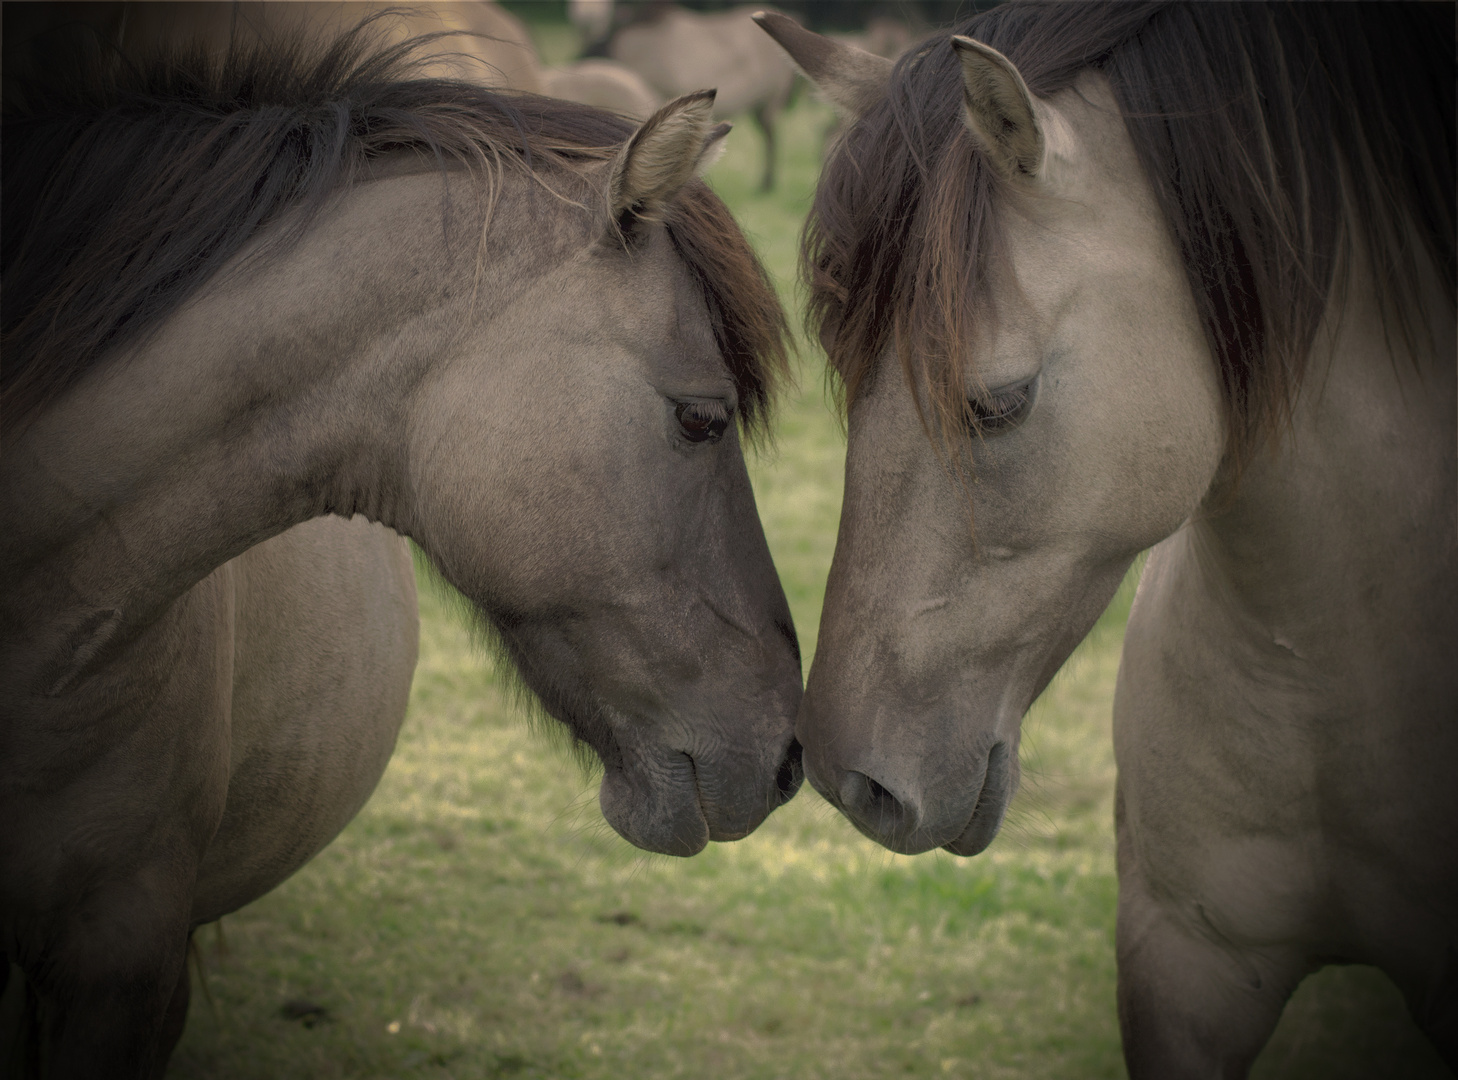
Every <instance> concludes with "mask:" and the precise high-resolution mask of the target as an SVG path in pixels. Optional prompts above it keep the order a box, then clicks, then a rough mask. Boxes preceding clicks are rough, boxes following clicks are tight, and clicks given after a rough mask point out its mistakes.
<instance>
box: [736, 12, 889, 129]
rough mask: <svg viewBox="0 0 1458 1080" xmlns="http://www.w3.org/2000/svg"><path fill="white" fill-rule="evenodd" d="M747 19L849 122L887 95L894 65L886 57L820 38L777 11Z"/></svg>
mask: <svg viewBox="0 0 1458 1080" xmlns="http://www.w3.org/2000/svg"><path fill="white" fill-rule="evenodd" d="M750 18H752V19H753V20H754V21H755V22H757V23H759V26H760V29H762V30H763V31H764V32H765V33H766V34H768V35H769V36H770V37H772V38H774V39H775V41H777V42H778V43H779V45H780V48H782V49H784V50H785V52H787V53H789V54H790V59H791V60H793V61H794V62H795V66H796V67H798V68H799V69H800V70H801V71H803V72H804V73H805V77H806V78H807V79H809V80H810V81H811V82H812V83H814V84H815V87H816V89H818V90H819V91H820V92H821V93H823V94H824V95H825V96H826V97H827V98H829V99H830V103H831V104H832V105H834V106H835V108H836V111H837V112H839V113H840V114H841V115H842V116H844V117H845V118H846V119H847V120H849V121H851V122H852V123H854V122H855V121H857V120H859V119H860V118H861V117H862V116H863V115H864V114H865V112H866V110H867V109H869V108H870V107H871V106H872V105H874V104H876V102H877V101H879V100H881V97H882V95H884V94H885V93H886V84H887V82H889V81H890V79H891V69H892V68H893V67H895V66H896V65H895V64H893V63H892V62H891V61H890V60H887V59H886V58H885V57H883V56H877V55H876V54H875V53H868V52H866V51H865V50H864V49H857V48H856V47H855V46H854V45H847V44H845V43H844V42H840V41H832V40H831V39H830V38H828V37H822V36H821V35H819V34H816V33H813V32H812V31H810V30H806V29H805V28H804V27H803V26H801V25H800V24H799V23H797V22H796V21H795V20H794V19H792V18H790V17H789V16H788V15H781V14H780V13H779V12H777V11H760V12H756V13H755V14H754V15H752V16H750Z"/></svg>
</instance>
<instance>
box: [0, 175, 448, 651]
mask: <svg viewBox="0 0 1458 1080" xmlns="http://www.w3.org/2000/svg"><path fill="white" fill-rule="evenodd" d="M440 183H441V181H440V178H439V176H438V175H435V176H429V175H421V176H397V177H393V178H391V179H388V180H383V181H380V182H377V183H370V184H363V185H360V186H359V187H356V188H355V189H353V190H351V191H350V192H348V193H347V194H345V195H344V196H342V197H341V198H340V199H339V201H338V202H337V203H336V204H335V205H334V206H332V207H331V208H329V209H328V210H326V211H325V212H324V214H323V215H322V217H321V219H320V220H319V221H318V222H317V223H316V224H315V225H314V227H313V228H311V229H310V230H309V232H308V233H307V234H305V236H304V237H303V238H302V239H301V240H300V241H299V242H298V243H297V244H296V245H295V246H294V247H292V248H290V249H289V250H288V251H287V252H286V253H284V254H281V255H279V256H278V257H276V258H274V259H272V260H269V261H268V262H266V263H264V264H263V265H262V267H261V268H260V269H259V270H256V271H249V270H247V269H246V268H245V269H242V270H238V271H236V272H233V273H228V274H225V275H223V276H221V277H220V278H218V279H217V280H215V281H214V282H212V283H210V284H209V285H208V286H206V287H205V288H204V290H203V291H202V292H200V293H199V294H198V295H197V296H195V297H194V298H193V299H191V300H190V301H189V302H188V303H186V304H185V305H184V306H183V307H182V308H181V309H180V310H179V311H178V312H177V313H176V314H175V315H173V316H172V317H171V318H170V319H169V320H168V321H167V322H166V323H164V324H163V325H162V326H161V327H160V328H159V329H158V330H157V332H156V333H154V334H153V335H151V336H150V337H148V338H147V339H146V341H145V342H144V343H143V344H142V345H141V346H139V347H137V348H135V349H133V350H131V352H130V354H129V355H126V356H119V357H116V358H114V359H113V360H112V361H110V362H108V363H106V364H105V365H103V366H102V367H101V368H99V369H98V370H96V371H94V372H92V373H91V374H90V375H89V376H88V377H86V378H85V379H83V380H82V382H81V383H79V384H78V385H77V386H76V387H75V388H74V389H73V390H71V391H69V392H68V393H67V394H66V395H65V396H63V397H62V398H61V399H59V400H58V401H57V402H55V403H54V404H52V405H51V406H50V407H49V408H48V409H46V411H45V412H43V413H42V414H41V415H40V417H39V418H38V419H37V420H36V421H35V422H34V423H33V424H32V425H30V426H29V427H28V428H27V429H25V430H24V431H23V433H21V434H20V436H19V437H18V438H17V439H15V440H14V441H13V442H12V443H11V444H10V445H8V446H7V447H6V453H5V458H4V462H3V466H0V503H3V509H4V520H5V521H6V523H7V524H6V529H5V530H4V535H3V537H0V568H3V570H4V573H5V576H6V578H7V581H6V590H5V596H4V598H3V599H0V616H3V622H4V624H5V630H4V631H0V637H3V639H4V642H3V644H4V645H5V646H6V647H7V648H17V649H21V650H22V651H25V652H30V651H36V652H37V653H38V654H40V655H39V657H38V658H39V659H42V660H44V657H45V656H46V655H47V654H49V653H51V652H65V651H67V650H68V649H70V648H71V646H72V645H75V644H76V643H75V642H71V641H70V639H71V638H72V637H74V635H75V633H76V632H77V631H76V630H75V627H77V626H81V627H86V626H93V625H95V626H104V627H105V628H106V630H105V632H106V634H108V635H111V636H114V637H116V638H117V639H118V640H125V639H126V637H127V636H128V633H129V632H130V631H135V630H136V629H137V628H139V627H141V626H144V625H147V624H149V623H150V621H151V620H152V619H154V618H155V617H156V616H157V615H158V614H160V612H161V611H162V610H165V608H166V607H167V605H169V604H170V603H172V601H173V600H174V599H175V598H176V597H177V596H179V595H181V593H182V592H184V591H185V590H186V589H187V588H190V587H191V585H192V584H193V583H195V582H196V581H199V580H200V579H202V578H203V577H204V576H206V575H207V574H208V573H209V572H210V571H211V570H212V569H213V568H214V567H216V566H219V565H221V564H222V563H223V562H225V561H227V560H228V559H230V558H232V557H233V556H235V555H237V554H239V553H240V552H242V551H243V550H245V549H247V548H248V547H251V546H252V545H254V544H256V543H258V542H260V541H262V540H264V539H266V538H267V537H269V536H272V535H275V534H277V533H279V532H281V531H283V530H284V529H286V528H288V527H290V526H291V525H293V524H296V523H298V522H301V521H304V520H307V519H309V518H312V517H316V516H319V515H320V514H325V513H331V512H333V513H341V514H345V515H348V514H351V513H354V512H362V513H365V514H368V515H369V516H371V517H373V518H375V519H377V520H382V521H385V522H386V523H387V524H390V525H392V526H394V527H396V528H397V529H401V530H402V531H408V528H409V520H408V514H409V506H408V499H407V498H406V495H405V487H404V481H403V479H402V462H401V461H399V460H397V458H398V456H399V454H400V449H399V448H400V446H401V442H402V440H401V439H400V438H399V433H400V431H401V429H402V428H403V426H404V425H405V423H406V410H407V409H408V404H409V401H410V397H411V390H412V387H413V386H414V385H415V383H416V382H417V381H418V380H419V379H421V378H422V377H423V375H424V372H425V368H426V365H427V364H428V363H429V361H430V360H431V359H432V357H434V356H435V355H438V354H439V353H440V352H441V350H443V349H444V348H446V347H447V346H448V345H449V337H450V334H451V333H452V332H453V328H458V327H460V326H461V324H462V318H463V315H464V313H465V306H466V304H467V302H468V299H469V297H470V294H471V291H472V273H473V271H474V261H475V260H474V251H473V250H472V249H473V247H474V245H473V243H472V235H473V234H472V232H471V231H470V230H469V229H466V230H463V231H462V233H458V234H456V235H458V236H460V235H464V237H465V240H457V241H456V242H455V244H454V246H455V247H456V248H459V249H460V250H459V251H457V252H456V253H455V254H454V255H453V256H451V257H449V258H448V257H447V256H445V255H443V254H442V252H443V250H444V249H443V245H442V225H441V217H440V213H441V210H440V208H441V202H440ZM462 201H466V200H462ZM50 637H55V638H56V640H54V641H52V640H49V638H50ZM67 642H70V644H67ZM94 644H96V645H97V647H101V646H102V645H104V643H101V642H97V643H94Z"/></svg>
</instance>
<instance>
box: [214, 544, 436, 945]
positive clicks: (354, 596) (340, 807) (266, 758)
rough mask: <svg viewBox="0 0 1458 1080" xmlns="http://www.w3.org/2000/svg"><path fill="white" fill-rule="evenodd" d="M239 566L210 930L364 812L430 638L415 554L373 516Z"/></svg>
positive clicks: (242, 559) (254, 551)
mask: <svg viewBox="0 0 1458 1080" xmlns="http://www.w3.org/2000/svg"><path fill="white" fill-rule="evenodd" d="M228 569H229V570H230V571H231V574H232V578H233V588H234V590H235V596H236V600H235V604H236V616H235V622H234V656H235V659H234V676H233V698H232V717H231V740H230V763H229V782H228V795H227V804H226V808H225V810H224V813H223V819H222V822H221V824H220V825H219V827H218V830H217V833H216V834H215V835H214V838H213V840H212V842H211V844H210V845H209V847H208V850H207V853H206V855H205V856H204V859H203V864H202V866H201V868H200V870H199V873H198V886H197V893H196V899H195V901H194V906H193V913H194V917H195V921H198V922H205V921H209V920H211V919H214V918H217V917H218V916H219V915H222V914H224V913H226V912H228V911H231V910H233V909H235V908H237V907H239V906H241V905H242V904H245V903H248V902H249V901H251V900H253V899H256V898H257V897H259V896H261V895H263V894H264V893H265V892H267V891H268V890H269V889H272V888H273V887H274V886H276V885H277V884H279V882H281V881H283V880H284V879H285V878H287V877H288V876H289V875H290V874H292V873H293V872H294V871H295V870H297V869H298V868H299V867H301V866H302V865H303V864H304V863H305V862H307V861H308V860H309V859H310V858H312V857H313V856H314V855H316V854H317V853H318V852H319V851H320V850H321V849H322V848H323V847H324V846H325V845H326V844H328V843H329V841H330V840H332V839H333V838H334V837H335V836H336V835H337V834H338V833H339V831H340V829H342V828H343V827H344V826H345V825H346V824H347V823H348V822H349V820H350V819H351V818H353V817H354V815H355V814H356V813H357V812H358V811H359V809H360V807H361V806H363V805H364V803H365V801H366V800H367V799H368V798H369V796H370V793H371V792H372V791H373V790H374V788H375V785H376V784H377V783H378V782H379V778H380V776H381V774H382V773H383V772H384V769H385V765H386V764H387V763H388V762H389V760H390V755H391V753H392V752H393V750H394V747H395V737H396V734H397V733H398V732H399V729H400V724H401V722H402V721H403V719H404V716H405V705H406V701H407V698H408V696H409V692H410V682H411V678H412V676H413V674H414V671H415V658H416V645H417V640H418V636H419V622H418V615H417V610H416V602H415V577H414V570H413V567H412V565H411V560H410V554H409V550H408V547H407V546H406V544H405V541H404V540H402V539H401V538H400V537H399V536H397V535H396V534H395V533H393V532H391V531H389V530H388V529H385V528H384V527H382V526H379V525H375V524H371V523H369V522H366V521H365V520H364V519H363V518H354V519H349V520H346V519H344V518H338V517H325V518H317V519H315V520H313V521H309V522H306V523H304V524H302V525H299V526H296V527H295V528H293V529H290V530H289V531H287V532H285V533H282V534H280V535H279V536H276V537H274V538H273V539H271V540H269V541H267V542H266V543H263V544H260V545H258V546H257V547H254V548H251V549H250V550H248V551H246V552H244V553H243V554H242V555H240V556H239V557H238V558H237V559H235V560H233V562H232V563H230V564H229V567H228Z"/></svg>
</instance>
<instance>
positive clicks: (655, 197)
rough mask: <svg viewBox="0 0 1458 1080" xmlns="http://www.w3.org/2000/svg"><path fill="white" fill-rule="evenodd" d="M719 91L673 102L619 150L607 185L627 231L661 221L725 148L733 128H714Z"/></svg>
mask: <svg viewBox="0 0 1458 1080" xmlns="http://www.w3.org/2000/svg"><path fill="white" fill-rule="evenodd" d="M713 111H714V91H713V90H700V91H698V92H697V93H693V94H685V95H684V96H683V97H680V98H674V99H673V100H672V101H670V102H669V103H668V104H667V105H665V106H663V108H661V109H659V110H658V111H657V112H656V113H654V114H653V115H652V116H650V117H649V118H648V119H647V120H646V121H645V122H644V123H643V126H642V127H640V128H639V129H638V130H637V131H635V132H634V133H633V137H632V138H631V139H629V140H628V141H627V142H626V143H625V144H623V148H622V149H621V150H620V151H618V156H617V158H616V159H615V160H614V161H613V165H612V171H611V173H610V176H609V180H608V207H609V209H610V210H611V211H612V216H613V220H614V221H616V222H617V223H618V225H619V226H620V227H622V228H624V229H626V228H628V227H629V226H630V225H631V224H632V222H633V221H634V220H639V219H641V220H647V221H655V220H658V219H659V218H660V217H661V216H662V214H663V210H664V208H665V207H666V206H667V205H668V204H669V203H670V202H671V201H672V200H673V197H674V196H675V195H677V194H678V192H679V189H680V188H682V187H683V186H684V184H686V183H688V182H689V180H691V179H692V178H693V177H694V175H695V173H697V172H698V171H699V170H700V169H701V168H704V167H706V165H707V163H709V162H711V161H712V160H713V158H714V157H716V156H717V153H716V152H717V150H719V149H722V144H723V140H724V136H725V135H727V134H728V133H729V125H728V124H720V125H719V126H718V127H712V126H711V125H712V124H713Z"/></svg>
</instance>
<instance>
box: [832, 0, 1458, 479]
mask: <svg viewBox="0 0 1458 1080" xmlns="http://www.w3.org/2000/svg"><path fill="white" fill-rule="evenodd" d="M1452 17H1453V16H1452V7H1451V5H1446V4H1432V5H1423V4H1406V3H1405V4H1357V3H1352V4H1301V3H1283V4H1236V3H1230V4H1224V3H1218V4H1217V3H1206V4H1165V3H1154V4H1149V3H1141V4H1128V3H1112V4H1084V3H1054V4H1043V3H1022V2H1014V3H1009V4H1006V5H1003V6H1000V7H997V8H994V9H992V10H990V11H988V12H985V13H983V14H981V15H979V16H976V17H974V18H972V19H970V20H969V21H967V22H965V23H963V24H962V25H960V26H959V27H957V28H956V30H955V31H954V32H955V33H959V34H965V35H969V36H971V37H974V38H977V39H978V40H980V41H983V42H986V43H987V44H989V45H991V46H993V47H994V48H996V49H998V50H1000V51H1001V52H1003V53H1004V54H1005V55H1006V56H1007V57H1008V58H1009V59H1010V60H1012V62H1013V63H1014V64H1016V65H1017V66H1018V68H1019V70H1020V71H1021V72H1022V74H1023V77H1024V78H1025V80H1026V81H1027V84H1028V87H1029V89H1030V90H1031V91H1032V92H1033V93H1034V94H1036V95H1040V96H1048V95H1051V94H1054V93H1056V92H1058V91H1059V90H1062V89H1065V88H1067V87H1069V86H1070V85H1072V83H1073V82H1074V80H1075V79H1076V78H1077V77H1078V75H1079V73H1080V72H1082V71H1084V70H1086V69H1090V68H1092V69H1095V70H1097V71H1100V72H1102V73H1103V75H1104V76H1105V77H1107V79H1108V80H1109V83H1110V85H1111V86H1112V89H1113V92H1114V96H1115V98H1116V99H1117V101H1118V103H1119V105H1120V108H1121V110H1122V112H1123V116H1124V120H1125V123H1126V125H1127V128H1128V130H1129V133H1130V135H1131V137H1132V139H1133V142H1134V146H1135V148H1136V150H1137V152H1138V154H1139V157H1140V160H1141V161H1142V163H1143V165H1144V168H1145V171H1146V174H1147V176H1148V177H1149V179H1150V182H1151V183H1152V184H1153V187H1154V190H1155V193H1156V196H1157V198H1158V201H1159V203H1160V205H1161V206H1162V208H1163V210H1164V213H1165V215H1166V217H1167V219H1168V222H1169V225H1170V228H1171V231H1172V233H1173V235H1174V237H1175V240H1176V243H1177V245H1178V248H1179V251H1180V254H1181V256H1182V258H1183V262H1184V267H1185V272H1186V274H1187V276H1188V279H1189V284H1190V288H1191V291H1192V293H1193V295H1194V298H1195V303H1196V306H1197V308H1198V310H1199V314H1200V318H1201V320H1202V323H1203V325H1204V329H1205V333H1206V335H1207V338H1208V340H1209V343H1210V347H1211V350H1212V354H1213V355H1214V357H1215V359H1216V362H1217V363H1218V365H1219V370H1220V376H1221V380H1222V383H1223V388H1224V397H1225V402H1226V425H1227V433H1228V439H1227V446H1228V453H1229V455H1230V458H1231V460H1232V462H1233V463H1234V465H1235V467H1236V469H1237V470H1238V469H1239V467H1240V463H1241V462H1242V460H1244V459H1246V458H1248V455H1249V453H1250V452H1251V450H1252V448H1253V447H1254V446H1255V445H1256V444H1257V443H1258V442H1259V441H1260V440H1261V439H1262V438H1263V437H1265V436H1268V435H1279V432H1280V430H1281V429H1282V426H1283V424H1284V422H1285V420H1286V419H1287V418H1288V417H1289V414H1290V410H1291V406H1292V402H1293V399H1294V397H1295V393H1296V390H1297V388H1298V387H1299V386H1300V382H1301V378H1302V374H1303V370H1304V365H1305V360H1306V354H1307V352H1308V351H1309V349H1310V346H1311V344H1312V340H1313V337H1314V335H1315V334H1316V331H1317V328H1318V324H1319V322H1320V320H1321V318H1322V315H1323V312H1324V311H1325V310H1326V308H1327V305H1328V302H1329V301H1330V300H1331V299H1332V298H1333V289H1335V288H1337V287H1338V286H1339V278H1340V267H1341V266H1342V264H1343V260H1344V259H1346V258H1348V257H1349V256H1350V254H1351V253H1352V252H1353V250H1354V247H1356V246H1360V249H1361V250H1362V251H1364V252H1365V254H1366V256H1367V258H1369V259H1370V260H1371V264H1372V277H1373V279H1374V281H1375V284H1376V288H1377V291H1378V292H1377V299H1378V302H1379V305H1380V308H1381V310H1382V312H1383V316H1384V320H1385V322H1386V324H1387V326H1388V328H1389V334H1393V333H1396V334H1399V335H1401V336H1402V337H1404V338H1405V339H1406V340H1407V342H1408V343H1409V344H1414V345H1420V344H1422V343H1423V342H1425V341H1426V335H1425V334H1423V333H1422V332H1421V331H1420V330H1419V329H1418V326H1419V323H1418V315H1419V314H1420V313H1419V312H1418V311H1417V308H1416V305H1417V299H1416V298H1417V297H1418V295H1419V294H1418V289H1417V287H1416V283H1417V280H1418V274H1419V257H1420V256H1419V252H1417V251H1415V250H1414V248H1415V246H1416V245H1415V244H1414V240H1415V239H1416V240H1417V243H1418V244H1420V245H1422V246H1423V247H1425V248H1426V253H1427V254H1428V255H1429V256H1430V257H1431V258H1432V259H1433V260H1434V262H1435V263H1436V264H1437V266H1438V268H1439V271H1440V273H1441V274H1442V275H1443V278H1444V280H1445V282H1446V284H1447V287H1448V289H1449V291H1450V293H1451V291H1452V290H1453V288H1454V284H1455V282H1454V277H1455V250H1454V248H1455V237H1454V95H1453V85H1454V69H1455V64H1454V51H1453V45H1452V30H1453V25H1452ZM950 37H951V33H950V32H943V33H941V34H939V35H938V36H937V37H936V38H934V39H931V40H929V41H928V42H926V43H925V44H923V45H922V46H921V47H920V48H919V49H915V50H912V52H911V53H909V54H908V55H907V56H905V57H903V59H902V60H901V61H900V63H899V64H898V65H897V67H896V69H895V71H894V73H893V75H892V78H891V83H890V87H889V91H888V93H887V95H886V97H885V98H884V99H883V100H882V101H881V102H880V103H878V104H877V105H876V106H875V107H874V108H872V109H871V110H870V111H869V112H868V113H867V114H866V115H865V116H864V117H862V118H861V120H860V121H859V123H857V124H856V125H855V126H854V127H853V128H852V129H851V130H850V131H849V132H848V133H847V134H846V136H845V138H844V139H843V140H842V142H841V143H840V145H839V147H838V148H837V150H836V151H835V153H834V154H833V156H832V157H831V159H830V160H829V162H828V163H827V165H826V167H825V169H824V172H823V174H822V178H821V183H820V187H819V190H818V192H817V194H816V197H815V202H814V205H813V207H812V210H811V216H810V219H809V221H808V222H807V225H806V235H805V269H806V274H807V276H808V277H809V279H810V285H811V297H810V308H809V312H808V320H809V323H810V326H811V328H812V329H813V330H814V331H816V332H818V333H819V334H820V337H821V339H822V340H823V341H826V342H827V343H828V349H829V358H830V363H831V368H832V370H833V371H834V372H835V373H836V376H837V378H838V380H839V389H840V391H841V392H842V397H843V400H844V402H845V403H846V404H847V406H848V405H849V404H850V403H851V402H853V401H854V399H855V396H856V394H857V392H858V390H859V389H860V388H861V387H862V386H864V385H865V384H866V381H867V379H868V378H869V377H870V376H871V374H872V372H873V368H874V365H875V363H876V360H877V358H878V357H880V355H881V354H882V352H883V351H884V350H885V349H886V348H887V347H888V346H889V345H893V344H894V346H895V347H896V349H897V352H898V354H899V356H900V359H901V363H902V365H903V367H904V369H905V370H906V373H907V375H908V377H920V378H922V379H925V384H926V385H927V386H929V388H930V390H931V395H930V396H931V399H932V405H933V409H932V411H933V412H934V413H935V414H936V417H937V418H938V420H939V421H940V422H941V424H942V425H943V428H942V429H943V430H944V431H946V430H949V427H948V425H949V424H954V423H955V424H957V426H958V427H959V426H960V424H959V422H960V421H961V419H962V416H963V410H964V409H965V408H966V405H965V401H966V393H965V391H966V387H965V386H964V376H963V374H962V371H963V365H964V362H965V357H966V355H967V353H966V343H967V341H968V330H969V327H970V326H971V324H972V321H973V320H976V319H979V318H987V317H989V312H988V310H987V305H986V303H985V299H986V292H987V282H988V267H989V265H990V264H991V262H992V261H993V260H995V259H998V258H1000V257H1001V249H1000V239H999V237H998V235H997V227H996V219H995V216H994V214H993V210H994V207H995V204H996V201H997V197H998V181H997V180H996V178H995V177H994V175H993V170H992V169H991V168H989V166H988V165H987V163H986V162H985V161H984V160H983V159H982V157H981V154H980V152H979V151H978V150H976V149H974V147H973V145H972V143H971V140H970V139H969V138H968V137H967V134H966V132H965V129H964V125H963V121H962V83H961V73H960V65H959V63H958V61H957V58H956V56H955V55H954V52H953V50H952V47H951V44H950Z"/></svg>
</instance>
